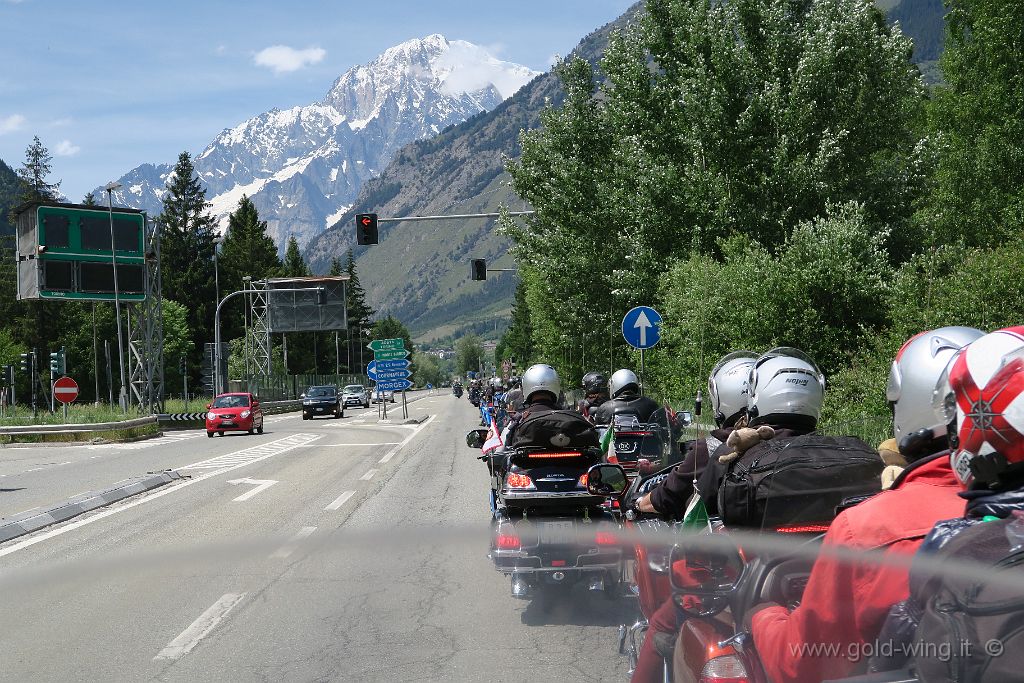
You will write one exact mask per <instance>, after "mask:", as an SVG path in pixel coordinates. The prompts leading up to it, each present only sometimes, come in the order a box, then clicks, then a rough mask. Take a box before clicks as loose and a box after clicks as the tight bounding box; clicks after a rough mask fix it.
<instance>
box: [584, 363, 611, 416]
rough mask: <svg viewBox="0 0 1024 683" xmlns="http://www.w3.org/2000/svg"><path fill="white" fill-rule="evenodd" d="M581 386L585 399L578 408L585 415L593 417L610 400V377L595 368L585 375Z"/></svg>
mask: <svg viewBox="0 0 1024 683" xmlns="http://www.w3.org/2000/svg"><path fill="white" fill-rule="evenodd" d="M581 386H582V388H583V400H581V401H580V402H579V405H578V406H577V408H578V409H579V411H580V413H582V414H583V417H585V418H587V419H592V415H593V413H594V412H596V410H597V409H598V407H600V406H601V405H602V404H604V403H605V402H606V401H607V400H608V378H607V377H605V376H604V375H603V374H602V373H600V372H597V371H596V370H594V371H591V372H588V373H587V374H585V375H583V381H582V382H581Z"/></svg>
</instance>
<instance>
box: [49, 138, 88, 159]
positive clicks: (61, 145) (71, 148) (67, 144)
mask: <svg viewBox="0 0 1024 683" xmlns="http://www.w3.org/2000/svg"><path fill="white" fill-rule="evenodd" d="M81 150H82V148H81V147H79V146H78V145H74V144H72V143H71V140H61V141H60V142H58V143H57V146H56V147H54V148H53V153H54V154H56V155H57V156H59V157H73V156H75V155H76V154H78V153H79V152H80V151H81Z"/></svg>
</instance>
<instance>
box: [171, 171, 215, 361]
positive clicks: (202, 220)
mask: <svg viewBox="0 0 1024 683" xmlns="http://www.w3.org/2000/svg"><path fill="white" fill-rule="evenodd" d="M209 209H210V204H209V202H207V201H206V190H204V189H203V186H202V185H201V184H200V182H199V178H198V177H196V173H195V168H194V166H193V165H192V158H191V156H189V153H188V152H182V153H181V154H180V155H178V163H177V165H176V166H175V168H174V173H173V174H172V176H171V178H170V180H168V183H167V194H166V195H165V196H164V200H163V212H162V213H161V214H160V217H159V218H158V219H157V222H158V223H159V226H160V231H161V232H160V236H161V246H160V260H161V269H162V273H161V275H162V278H163V296H164V298H166V299H173V300H174V301H180V302H186V303H187V308H188V321H187V322H188V327H189V329H190V330H191V331H192V335H193V341H194V342H195V343H194V345H193V352H192V353H193V357H192V358H191V359H190V363H189V365H190V367H197V366H198V364H199V361H200V356H201V354H202V350H203V344H204V343H206V342H212V341H213V338H214V331H213V318H214V310H215V309H216V305H217V304H216V302H215V301H214V298H215V297H216V289H215V285H214V263H213V251H214V248H215V247H216V239H217V234H216V224H215V222H214V219H213V216H211V215H210V213H209Z"/></svg>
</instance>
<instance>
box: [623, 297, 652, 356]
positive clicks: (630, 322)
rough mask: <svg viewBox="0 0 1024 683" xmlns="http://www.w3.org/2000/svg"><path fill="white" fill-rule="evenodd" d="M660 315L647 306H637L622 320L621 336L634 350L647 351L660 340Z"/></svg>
mask: <svg viewBox="0 0 1024 683" xmlns="http://www.w3.org/2000/svg"><path fill="white" fill-rule="evenodd" d="M660 325H661V315H660V314H659V313H658V312H657V311H656V310H654V309H653V308H651V307H649V306H637V307H636V308H634V309H632V310H630V311H629V313H627V314H626V315H625V317H623V318H622V336H623V337H624V338H625V339H626V343H627V344H629V345H630V346H632V347H633V348H634V349H649V348H651V347H652V346H654V345H655V344H657V343H658V342H659V341H660V340H661V328H660Z"/></svg>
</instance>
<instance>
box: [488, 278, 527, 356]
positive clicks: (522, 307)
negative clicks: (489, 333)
mask: <svg viewBox="0 0 1024 683" xmlns="http://www.w3.org/2000/svg"><path fill="white" fill-rule="evenodd" d="M506 358H508V359H512V360H514V361H515V362H516V363H517V364H518V366H519V367H526V366H527V365H528V364H529V362H530V360H531V359H532V358H533V323H532V322H531V319H530V306H529V304H528V303H527V302H526V285H524V284H523V281H522V280H520V281H519V282H518V283H516V293H515V300H514V302H513V304H512V322H511V323H510V324H509V326H508V329H507V330H505V334H503V335H501V341H499V342H498V346H497V348H495V350H494V359H495V361H497V362H499V363H500V362H501V361H503V360H505V359H506Z"/></svg>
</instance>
